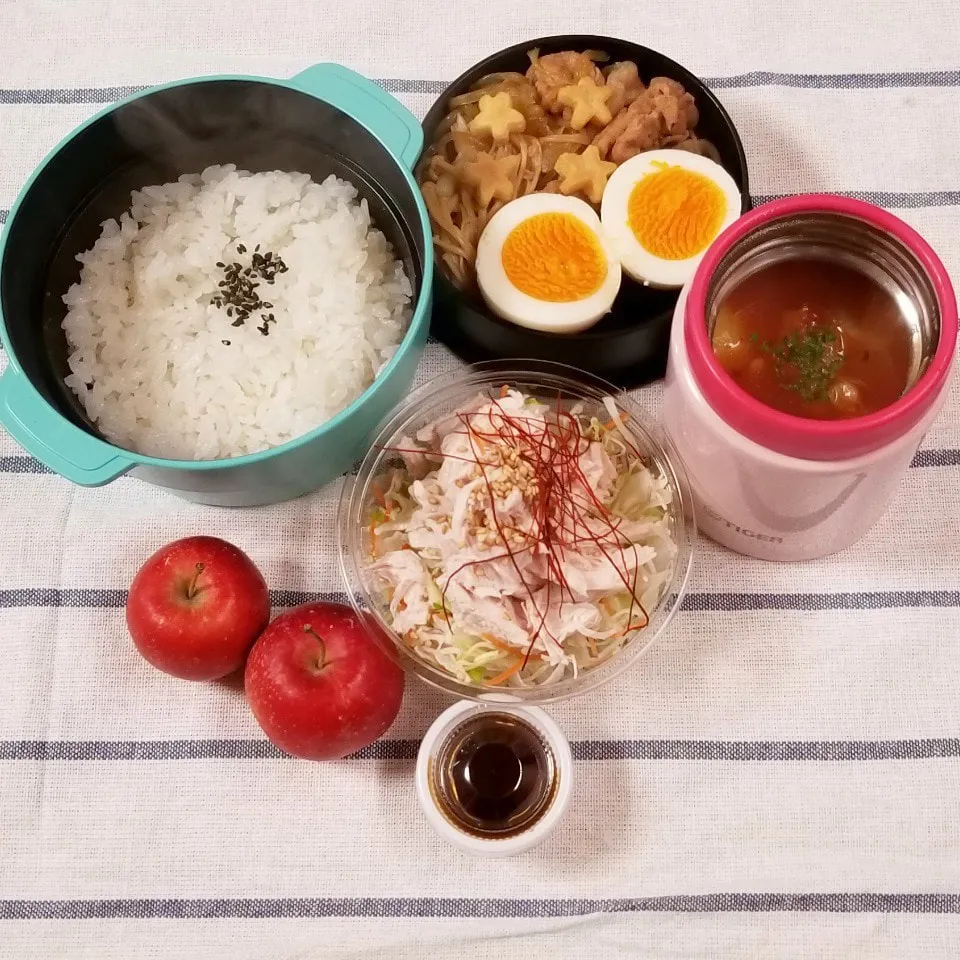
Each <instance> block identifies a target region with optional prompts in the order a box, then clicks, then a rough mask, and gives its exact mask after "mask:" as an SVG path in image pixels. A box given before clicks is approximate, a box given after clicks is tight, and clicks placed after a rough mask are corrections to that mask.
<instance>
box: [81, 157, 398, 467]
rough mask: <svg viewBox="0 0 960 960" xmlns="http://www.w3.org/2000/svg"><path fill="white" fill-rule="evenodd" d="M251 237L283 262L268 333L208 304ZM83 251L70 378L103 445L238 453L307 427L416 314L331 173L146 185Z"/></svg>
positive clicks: (386, 250)
mask: <svg viewBox="0 0 960 960" xmlns="http://www.w3.org/2000/svg"><path fill="white" fill-rule="evenodd" d="M238 244H242V245H244V246H245V247H246V248H247V249H246V253H245V254H239V253H238V252H237V245H238ZM257 244H259V245H260V253H261V254H263V253H264V252H267V251H271V252H272V253H273V254H274V256H279V257H281V258H282V260H283V261H284V262H285V263H286V265H287V267H288V268H289V269H288V271H287V272H286V273H280V274H278V275H277V276H276V279H275V282H274V283H273V284H268V283H266V282H265V281H261V283H260V286H259V288H258V289H257V293H258V294H259V295H260V296H261V297H262V299H263V300H265V301H267V302H269V303H270V304H272V306H271V307H270V309H269V313H272V314H273V315H274V316H275V318H276V320H275V322H274V323H272V324H270V325H269V334H268V335H266V336H265V335H263V334H262V333H260V331H259V330H258V329H257V328H258V326H260V325H261V320H260V315H259V311H258V312H257V314H254V315H252V316H251V317H250V318H249V319H248V320H246V322H245V323H244V325H243V326H240V327H234V326H232V325H231V324H232V323H233V321H234V320H235V319H236V318H235V316H234V317H228V316H227V312H226V307H225V306H224V307H223V308H218V307H217V306H215V305H214V304H213V303H212V299H213V297H214V296H216V295H217V293H218V292H219V290H218V282H219V281H220V280H221V279H222V278H223V270H222V268H217V267H216V263H217V262H218V261H220V262H222V263H227V264H229V263H233V262H240V263H241V264H243V265H244V267H246V266H247V265H249V263H250V258H251V255H252V253H253V251H254V249H255V247H256V246H257ZM77 259H78V260H79V261H80V263H81V264H83V267H82V269H81V272H80V282H79V283H76V284H74V285H73V286H72V287H71V288H70V290H69V291H68V292H67V294H66V295H65V296H64V298H63V300H64V303H65V304H66V305H67V308H68V312H67V315H66V318H65V319H64V321H63V329H64V330H65V332H66V337H67V342H68V344H69V348H70V354H69V358H68V363H69V367H70V371H71V373H70V375H69V376H68V377H67V378H66V383H67V385H68V386H69V387H70V389H71V390H72V391H73V392H74V393H76V395H77V396H78V397H79V399H80V402H81V403H82V404H83V407H84V409H85V410H86V412H87V414H88V416H89V417H90V418H91V420H92V421H93V422H94V423H95V424H96V425H97V427H98V429H99V430H100V431H101V433H102V434H103V435H104V436H105V437H106V438H107V439H108V440H110V441H111V442H113V443H115V444H117V445H119V446H121V447H125V448H127V449H131V450H136V451H138V452H140V453H144V454H149V455H152V456H157V457H172V458H177V459H184V460H206V459H213V458H221V457H232V456H238V455H240V454H246V453H253V452H256V451H258V450H264V449H267V448H268V447H272V446H276V445H277V444H280V443H284V442H285V441H287V440H291V439H293V438H295V437H298V436H302V435H303V434H304V433H307V432H308V431H310V430H312V429H313V428H315V427H317V426H319V425H320V424H322V423H324V422H325V421H326V420H328V419H329V418H330V417H332V416H333V415H335V414H336V413H337V412H338V411H340V410H342V409H343V408H344V407H346V406H347V405H348V404H350V403H351V402H352V401H353V400H355V399H356V398H357V397H358V396H359V395H360V394H361V393H362V392H363V391H364V390H365V389H366V388H367V387H368V386H370V384H371V383H372V382H373V380H374V378H375V377H376V375H377V372H378V371H379V370H380V369H381V367H382V366H383V365H384V363H386V362H387V360H389V358H390V357H391V355H392V354H393V352H394V351H395V349H396V347H397V345H398V344H399V343H400V341H401V339H402V338H403V335H404V332H405V330H406V327H407V324H408V322H409V319H410V312H411V299H412V291H411V286H410V281H409V279H408V278H407V276H406V274H405V273H404V269H403V265H402V264H401V263H400V262H399V261H398V260H397V259H396V258H395V257H394V256H393V251H392V250H391V248H390V245H389V243H388V242H387V240H386V238H385V237H384V236H383V234H382V233H380V231H379V230H377V229H375V228H374V227H373V225H372V223H371V219H370V214H369V212H368V210H367V204H366V201H358V200H357V191H356V190H355V189H354V187H353V186H351V185H350V184H349V183H346V182H345V181H343V180H340V179H338V178H336V177H334V176H330V177H328V178H327V179H326V180H324V182H323V183H322V184H317V183H314V182H313V181H312V180H311V179H310V178H309V177H308V176H306V175H305V174H300V173H281V172H275V173H257V174H251V173H247V172H245V171H239V170H237V169H236V168H235V167H234V166H232V165H228V166H223V167H209V168H208V169H206V170H204V171H203V173H202V174H199V175H195V174H194V175H187V176H182V177H180V179H179V180H178V181H177V182H176V183H168V184H164V185H163V186H154V187H144V188H143V189H142V190H139V191H135V192H134V193H133V194H132V207H131V210H130V212H129V213H124V214H123V215H122V216H121V217H120V221H119V223H118V222H117V221H116V220H108V221H106V222H105V223H104V224H103V232H102V233H101V235H100V239H99V240H97V242H96V244H94V246H93V248H92V249H91V250H89V251H87V252H86V253H83V254H80V255H79V256H78V257H77ZM223 341H229V346H228V345H226V344H224V343H223ZM88 385H92V386H89V387H88Z"/></svg>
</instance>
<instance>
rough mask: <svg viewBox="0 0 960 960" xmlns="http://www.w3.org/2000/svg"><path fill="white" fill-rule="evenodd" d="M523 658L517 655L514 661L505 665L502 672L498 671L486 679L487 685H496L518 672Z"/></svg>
mask: <svg viewBox="0 0 960 960" xmlns="http://www.w3.org/2000/svg"><path fill="white" fill-rule="evenodd" d="M525 659H526V658H525V657H517V659H516V662H515V663H513V664H512V665H511V666H509V667H507V669H506V670H504V671H503V673H498V674H497V675H496V676H495V677H494V678H493V679H492V680H488V681H487V686H490V687H498V686H499V685H500V684H501V683H503V682H504V680H509V679H510V678H511V677H512V676H513V675H514V674H515V673H519V672H520V668H521V667H522V666H523V661H524V660H525Z"/></svg>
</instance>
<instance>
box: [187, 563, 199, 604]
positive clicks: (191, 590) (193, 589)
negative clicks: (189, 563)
mask: <svg viewBox="0 0 960 960" xmlns="http://www.w3.org/2000/svg"><path fill="white" fill-rule="evenodd" d="M201 573H203V564H202V563H198V564H197V570H196V573H194V575H193V579H192V580H191V581H190V584H189V586H188V587H187V599H188V600H192V599H193V598H194V597H195V596H196V595H197V593H198V592H199V591H198V589H197V583H198V581H199V580H200V574H201Z"/></svg>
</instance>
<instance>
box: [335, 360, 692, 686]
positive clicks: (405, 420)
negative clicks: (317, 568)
mask: <svg viewBox="0 0 960 960" xmlns="http://www.w3.org/2000/svg"><path fill="white" fill-rule="evenodd" d="M514 487H517V489H514ZM339 527H340V529H339V542H340V561H341V570H342V573H343V577H344V583H345V585H346V587H347V592H348V595H349V597H350V601H351V603H352V604H353V605H354V607H355V608H356V609H357V610H358V612H359V611H361V610H365V611H368V612H369V613H371V614H372V615H373V617H374V619H375V620H376V622H377V623H378V624H379V626H380V628H381V629H382V631H383V636H384V637H385V638H389V640H390V641H392V643H393V646H394V647H395V649H396V651H397V652H398V654H399V657H400V660H401V662H402V663H403V664H404V666H405V667H406V668H407V669H409V670H410V671H411V672H413V673H415V674H416V675H417V676H419V677H420V678H422V679H423V680H425V681H426V682H427V683H430V684H432V685H434V686H436V687H439V688H440V689H442V690H445V691H446V692H447V693H450V694H452V695H454V696H456V697H460V698H467V699H471V700H480V701H491V700H498V701H501V702H503V701H508V700H517V701H522V702H528V703H546V702H550V701H557V700H563V699H567V698H569V697H573V696H576V695H579V694H581V693H585V692H586V691H588V690H593V689H595V688H597V687H598V686H600V685H601V684H603V683H606V682H608V681H609V680H611V679H612V678H613V677H615V676H617V675H618V674H619V673H621V672H622V671H623V670H625V669H626V668H627V667H628V666H630V665H631V664H632V663H634V662H635V661H636V660H637V658H638V657H639V656H640V655H641V654H642V653H643V652H644V651H645V650H647V649H649V647H650V646H651V645H652V644H653V642H654V641H655V640H656V639H657V638H658V637H659V636H660V635H661V633H662V632H663V631H664V629H665V628H666V627H667V624H668V623H669V622H670V619H671V618H672V617H673V614H674V613H675V612H676V610H677V608H678V606H679V605H680V601H681V599H682V596H683V593H684V591H685V589H686V585H687V579H688V576H689V572H690V564H691V557H692V552H693V548H694V540H695V536H696V533H695V530H696V527H695V524H694V517H693V507H692V502H691V497H690V492H689V488H688V485H687V480H686V476H685V474H684V472H683V467H682V465H681V463H680V461H679V459H678V458H677V456H676V455H675V453H674V451H673V449H672V447H671V446H670V444H669V441H668V440H667V439H666V438H665V437H664V436H663V435H662V434H661V432H660V430H659V429H658V428H657V427H655V426H654V425H652V424H651V422H650V421H649V419H648V418H647V417H646V415H645V414H644V412H643V411H642V410H641V409H640V407H639V406H638V405H637V404H636V403H635V402H634V401H633V400H631V399H630V397H629V396H628V395H626V394H624V393H622V392H619V391H617V389H616V388H615V387H612V386H610V385H609V384H607V383H605V382H603V381H600V380H597V379H595V378H593V377H591V376H590V375H589V374H585V373H581V372H580V371H578V370H574V369H572V368H568V367H562V366H558V365H553V364H545V363H531V362H530V361H512V362H509V363H502V362H498V363H491V364H481V365H477V366H475V367H471V368H469V369H468V370H465V371H461V372H458V373H455V374H452V375H450V376H447V377H443V378H439V379H436V380H433V381H431V382H429V383H428V384H426V385H425V386H423V387H421V388H420V389H418V390H416V391H415V392H414V393H412V394H411V395H410V397H409V398H408V400H407V401H406V403H405V404H403V405H402V406H401V407H400V408H399V409H398V410H397V411H396V412H395V413H394V414H393V415H392V416H391V417H390V418H389V420H388V421H387V422H386V423H385V424H384V426H383V427H382V428H381V430H380V432H379V435H378V437H377V438H376V440H375V441H374V444H373V446H372V447H371V449H370V451H369V453H368V454H367V456H366V458H365V459H364V461H363V463H362V464H361V466H360V468H359V471H358V473H357V475H356V477H354V478H348V479H347V480H346V481H345V483H344V488H343V492H342V494H341V499H340V509H339Z"/></svg>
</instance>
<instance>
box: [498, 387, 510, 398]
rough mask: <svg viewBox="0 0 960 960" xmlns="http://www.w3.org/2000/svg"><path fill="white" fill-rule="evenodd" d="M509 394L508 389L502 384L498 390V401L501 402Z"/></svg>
mask: <svg viewBox="0 0 960 960" xmlns="http://www.w3.org/2000/svg"><path fill="white" fill-rule="evenodd" d="M509 392H510V388H509V387H508V386H507V385H506V384H504V385H503V386H502V387H501V388H500V399H501V400H502V399H503V398H504V397H505V396H506V395H507V394H508V393H509Z"/></svg>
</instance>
